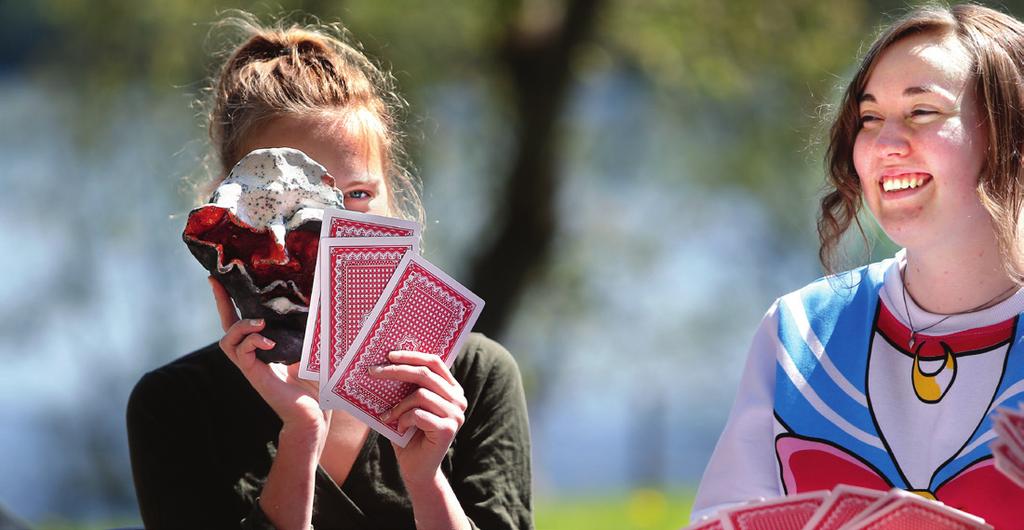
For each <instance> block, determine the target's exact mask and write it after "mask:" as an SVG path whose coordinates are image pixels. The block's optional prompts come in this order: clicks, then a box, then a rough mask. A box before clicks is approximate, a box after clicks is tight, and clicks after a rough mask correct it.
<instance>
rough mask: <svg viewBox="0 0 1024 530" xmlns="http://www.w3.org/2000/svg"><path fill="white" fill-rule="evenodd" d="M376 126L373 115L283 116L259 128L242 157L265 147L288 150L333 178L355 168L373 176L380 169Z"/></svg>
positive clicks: (359, 113) (378, 137) (353, 112)
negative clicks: (300, 154)
mask: <svg viewBox="0 0 1024 530" xmlns="http://www.w3.org/2000/svg"><path fill="white" fill-rule="evenodd" d="M377 122H379V120H378V119H377V118H376V116H374V115H373V114H372V113H369V112H367V113H362V112H358V111H349V112H344V113H323V114H314V115H285V116H281V117H277V118H274V119H272V120H270V121H268V122H266V123H264V124H261V125H260V126H258V127H257V128H256V130H254V131H253V133H252V134H251V135H250V137H249V138H248V141H247V142H245V145H244V147H243V153H242V154H244V153H247V152H249V151H252V150H253V149H260V148H266V147H291V148H293V149H298V150H300V151H302V152H304V153H306V154H307V155H309V156H310V157H311V158H313V159H314V160H316V161H317V162H319V163H321V164H323V165H324V166H325V167H326V168H327V170H328V171H330V172H331V173H332V175H335V176H336V177H340V176H341V175H342V174H344V173H345V171H344V170H345V169H354V166H363V167H364V168H366V169H369V170H370V171H371V172H374V173H376V172H379V169H380V168H381V167H382V165H383V158H382V156H383V152H382V149H381V137H380V134H379V133H380V130H379V127H378V126H377V125H376V123H377ZM374 170H377V171H374Z"/></svg>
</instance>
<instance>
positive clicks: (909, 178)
mask: <svg viewBox="0 0 1024 530" xmlns="http://www.w3.org/2000/svg"><path fill="white" fill-rule="evenodd" d="M931 180H932V176H931V175H929V174H928V173H903V174H901V175H894V176H892V177H883V178H882V180H881V181H880V182H879V185H880V186H881V187H882V191H884V192H886V193H892V192H897V191H906V190H912V189H916V188H920V187H921V186H924V185H925V184H928V183H929V182H931Z"/></svg>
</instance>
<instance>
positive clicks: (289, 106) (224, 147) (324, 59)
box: [204, 12, 423, 222]
mask: <svg viewBox="0 0 1024 530" xmlns="http://www.w3.org/2000/svg"><path fill="white" fill-rule="evenodd" d="M223 29H229V30H235V31H236V32H237V33H239V34H240V36H241V39H238V40H239V41H241V42H240V43H239V44H236V45H234V46H232V47H231V48H232V50H231V51H230V52H229V54H228V55H227V59H226V60H224V62H223V64H222V66H221V67H220V69H219V71H218V73H217V74H216V75H215V76H214V78H213V79H212V82H211V86H210V89H209V95H208V101H207V102H206V103H205V105H204V107H205V108H206V109H207V113H206V116H207V129H208V132H209V139H210V143H211V151H212V152H211V157H212V158H213V159H214V164H212V165H214V166H215V167H216V173H215V176H214V177H213V178H212V179H211V184H210V186H209V187H208V189H206V190H204V191H206V192H209V191H212V189H213V188H214V187H216V185H217V184H219V183H220V181H222V180H224V178H225V177H226V176H227V174H228V172H229V171H230V170H231V168H232V167H234V165H235V163H236V162H238V160H239V159H240V158H241V157H242V156H244V155H245V153H241V152H239V151H240V150H241V149H242V148H243V146H244V145H245V141H246V139H247V138H248V137H249V135H250V134H251V133H252V131H253V130H254V129H255V128H256V127H258V126H260V125H261V124H265V123H267V122H268V121H270V120H273V119H275V118H280V117H284V116H300V117H301V116H310V115H323V114H331V113H353V116H355V117H356V118H357V119H360V120H362V121H364V123H362V125H363V127H362V129H363V130H364V131H366V133H367V134H374V135H376V136H378V138H377V140H378V144H379V146H380V152H381V158H382V163H383V167H384V178H385V183H386V184H387V186H388V189H389V191H390V194H389V196H390V201H391V204H389V206H390V207H391V209H392V211H394V212H397V213H398V214H400V215H402V216H403V217H406V218H410V219H415V220H418V221H421V222H422V220H423V208H422V203H421V202H420V195H419V190H418V181H417V179H416V178H415V177H414V176H413V174H412V172H411V171H410V170H409V169H408V168H407V167H406V164H405V158H406V155H405V151H404V149H403V148H402V145H401V142H400V141H399V140H400V133H399V131H398V123H397V121H398V116H400V114H401V112H403V111H404V109H405V101H404V100H402V99H401V98H400V97H399V96H398V95H397V94H396V93H395V92H394V90H393V85H394V82H393V80H392V78H391V76H390V75H389V74H388V73H386V72H384V71H383V70H381V69H379V68H378V67H377V66H375V65H374V64H373V62H372V61H371V60H370V59H369V58H368V57H367V56H366V55H365V54H363V52H362V51H361V50H359V49H358V48H357V47H356V46H355V45H353V44H350V43H349V39H348V38H347V36H346V32H345V30H344V28H342V27H341V26H340V25H329V26H328V25H322V24H297V23H287V22H283V21H279V22H277V23H275V24H274V25H272V26H263V25H261V24H260V23H259V22H258V21H257V19H256V18H255V17H254V16H252V15H250V14H247V13H241V12H233V13H232V15H231V16H230V17H227V18H225V19H223V20H221V21H220V22H219V23H217V24H216V25H215V27H214V30H223ZM243 39H244V40H243ZM367 119H369V120H371V121H370V122H369V123H366V120H367Z"/></svg>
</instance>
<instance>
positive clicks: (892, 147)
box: [875, 120, 910, 158]
mask: <svg viewBox="0 0 1024 530" xmlns="http://www.w3.org/2000/svg"><path fill="white" fill-rule="evenodd" d="M909 152H910V131H909V130H908V127H907V126H906V124H904V123H902V122H900V121H898V120H887V121H886V122H885V124H883V125H882V128H881V130H879V131H878V135H877V136H876V137H875V153H876V154H877V155H878V156H881V157H886V158H888V157H900V156H906V155H907V153H909Z"/></svg>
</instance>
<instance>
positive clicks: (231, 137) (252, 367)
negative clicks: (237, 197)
mask: <svg viewBox="0 0 1024 530" xmlns="http://www.w3.org/2000/svg"><path fill="white" fill-rule="evenodd" d="M225 25H226V26H230V27H233V28H237V29H241V30H243V32H244V36H245V40H244V42H242V43H241V44H240V45H239V46H238V47H237V48H235V49H234V50H233V51H232V53H231V54H230V55H229V57H228V58H227V61H226V62H225V63H224V65H223V67H222V68H221V70H220V73H219V74H218V76H217V78H216V80H215V81H214V84H213V87H212V88H213V90H212V105H211V112H210V115H209V131H210V138H211V140H212V143H213V147H214V150H215V155H216V158H217V161H218V167H219V169H220V177H219V179H218V180H222V179H224V178H225V176H226V175H227V174H228V172H229V170H230V169H231V168H232V167H233V166H234V165H235V163H236V162H237V161H238V160H239V159H240V158H241V157H242V156H243V155H245V154H246V153H249V152H251V151H253V150H256V149H260V148H277V147H286V148H292V149H297V150H300V151H302V152H304V153H305V154H306V155H308V156H309V157H310V158H312V159H313V160H315V161H317V162H319V163H320V164H322V165H323V166H324V168H326V170H327V172H328V173H329V174H330V176H331V177H333V179H334V183H335V186H336V187H337V189H338V190H340V191H341V192H342V193H343V195H344V203H345V207H346V208H347V209H349V210H354V211H358V212H367V213H370V214H376V215H381V216H390V217H405V218H422V213H421V212H420V211H419V206H418V205H419V202H418V200H417V195H416V191H415V187H414V186H413V181H412V180H411V179H410V178H409V175H408V173H407V172H405V171H403V170H402V169H401V166H400V164H399V163H398V162H397V158H398V156H397V155H398V153H400V146H399V144H398V138H397V132H396V130H395V111H396V105H395V104H396V102H397V101H400V100H398V98H396V97H394V96H393V95H391V93H390V91H389V90H390V89H389V87H390V83H389V78H388V76H386V75H385V74H383V73H382V72H380V71H379V70H378V69H376V68H375V67H374V66H373V65H372V63H371V62H370V60H369V59H367V58H366V57H365V56H364V55H363V54H362V53H361V52H360V51H358V50H357V49H356V48H354V47H353V46H351V45H349V44H347V43H346V42H344V40H343V39H341V38H340V37H337V35H340V32H339V31H334V30H332V29H330V28H322V27H305V26H304V27H299V26H287V25H278V26H274V27H270V28H266V27H261V26H259V25H258V24H256V23H255V22H254V21H252V20H250V19H249V18H247V17H243V18H242V19H237V20H232V21H229V23H227V24H225ZM211 286H212V289H213V294H214V298H215V300H216V306H217V310H218V313H219V314H220V320H221V324H222V326H223V328H224V330H225V335H224V336H223V338H221V339H220V341H219V343H216V344H211V345H209V346H207V347H205V348H202V349H200V350H198V351H196V352H193V353H191V354H188V355H186V356H184V357H182V358H180V359H178V360H176V361H174V362H171V363H170V364H168V365H166V366H163V367H161V368H158V369H156V370H154V371H152V372H150V373H148V374H146V375H145V376H144V377H143V378H142V379H141V381H140V382H139V383H138V385H137V386H136V388H135V390H134V392H133V393H132V396H131V399H130V402H129V405H128V433H129V442H130V449H131V457H132V468H133V473H134V477H135V487H136V492H137V495H138V499H139V506H140V511H141V514H142V518H143V520H144V522H145V525H146V528H149V529H156V528H174V529H180V528H230V527H237V526H239V525H241V527H243V528H280V529H299V528H302V529H306V528H310V527H311V525H312V526H315V527H316V528H323V529H327V528H388V529H398V528H417V529H434V528H438V529H440V528H444V529H468V528H487V529H497V528H509V529H512V528H518V529H522V528H532V526H533V523H532V515H531V492H530V439H529V429H528V424H527V416H526V405H525V399H524V395H523V389H522V384H521V380H520V375H519V372H518V369H517V367H516V365H515V362H514V360H513V359H512V357H511V355H509V353H508V352H507V351H506V350H505V349H504V348H502V347H501V346H500V345H499V344H497V343H495V342H494V341H491V340H489V339H487V338H485V337H483V336H481V335H475V334H474V335H470V337H469V339H468V340H467V341H466V343H465V344H464V345H463V347H462V350H461V352H460V353H459V356H458V357H457V359H456V360H455V361H454V364H453V365H452V366H451V368H450V369H449V367H448V366H446V365H445V363H444V362H441V361H440V360H439V359H438V357H437V356H435V355H428V354H424V353H418V352H412V351H395V352H392V353H391V354H390V356H389V359H390V364H387V365H384V366H380V367H377V368H376V369H371V373H372V375H373V376H374V377H378V378H381V379H385V380H393V381H402V382H407V383H411V384H413V385H416V386H417V387H418V390H417V391H415V392H413V393H412V394H411V395H410V397H409V398H407V399H406V400H404V401H402V402H401V403H400V404H399V405H398V406H396V407H395V408H394V409H392V410H391V412H390V417H391V418H397V421H398V425H399V426H401V427H403V428H411V427H415V428H417V429H419V431H418V432H417V433H416V434H415V435H414V436H413V437H412V439H411V440H410V441H409V442H408V444H407V445H406V446H405V447H399V446H397V445H393V444H392V443H390V441H389V440H387V439H386V438H385V437H383V436H379V435H378V434H377V433H376V432H374V431H371V430H370V429H369V428H368V427H367V426H366V425H364V424H363V423H361V422H359V421H357V420H356V419H355V418H354V417H353V416H351V415H350V414H348V413H346V412H344V411H341V410H335V411H324V410H321V408H320V404H319V403H318V400H317V385H316V383H315V382H311V381H306V380H302V379H300V378H299V377H297V369H298V364H292V365H289V366H285V365H283V364H264V363H263V362H260V361H259V360H257V359H256V356H255V352H256V351H257V350H260V349H262V350H267V349H269V348H271V347H272V346H273V344H272V342H271V341H270V340H268V339H266V338H265V337H263V336H262V335H261V334H260V332H261V330H262V329H264V322H262V321H259V320H248V319H246V320H240V319H239V317H238V314H237V313H236V311H235V307H234V305H233V304H232V300H231V299H230V298H229V296H228V294H227V292H226V290H225V289H224V287H223V286H222V285H221V284H219V283H218V282H216V281H215V280H213V279H212V278H211Z"/></svg>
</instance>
